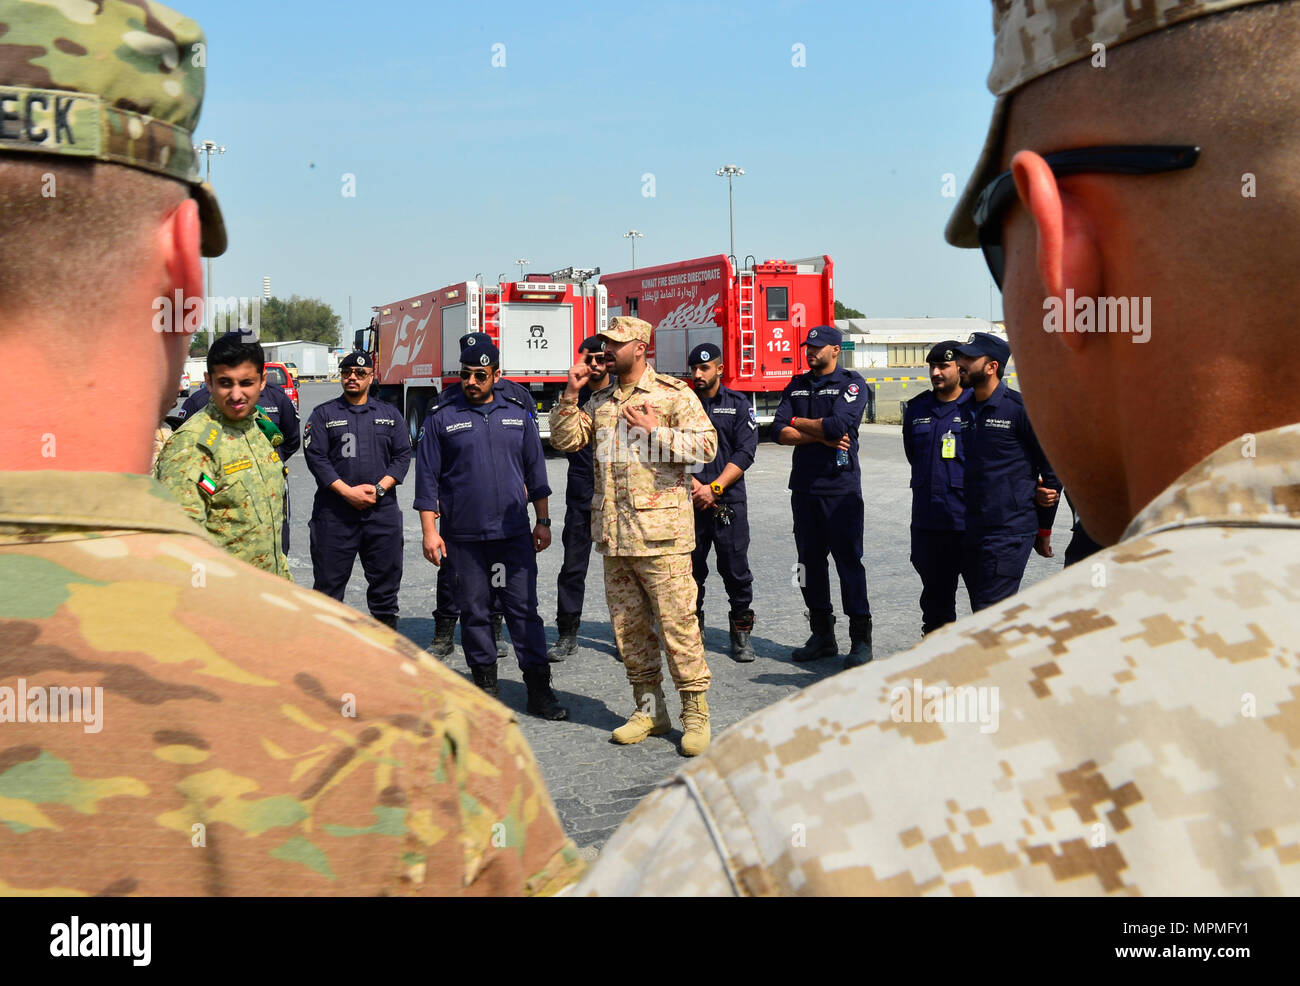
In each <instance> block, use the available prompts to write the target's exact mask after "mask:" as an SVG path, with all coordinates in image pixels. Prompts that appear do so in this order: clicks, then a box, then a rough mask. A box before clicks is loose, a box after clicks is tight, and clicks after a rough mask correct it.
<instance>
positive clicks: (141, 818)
mask: <svg viewBox="0 0 1300 986" xmlns="http://www.w3.org/2000/svg"><path fill="white" fill-rule="evenodd" d="M74 8H75V9H74ZM82 8H84V10H82ZM78 11H79V13H78ZM202 43H203V36H202V34H201V32H200V31H199V28H198V25H197V24H195V23H194V22H193V21H191V20H188V19H186V18H184V17H181V16H180V15H178V14H177V13H175V12H174V11H171V10H169V9H167V8H166V7H162V6H160V5H158V4H154V3H144V2H139V0H137V2H124V0H101V2H99V3H97V4H71V3H60V4H49V3H25V2H14V0H0V107H3V112H4V113H5V114H6V116H5V117H4V119H3V121H0V122H3V127H2V128H0V214H3V215H4V217H5V222H4V223H3V224H0V336H2V337H3V339H4V343H5V346H6V353H7V354H8V355H9V356H11V357H12V358H14V359H16V360H18V361H19V363H20V364H21V365H23V366H26V367H28V368H29V372H28V373H26V374H24V375H22V378H21V379H19V380H16V381H14V382H13V383H12V384H11V385H8V386H6V387H5V388H3V389H2V390H0V415H2V416H3V419H4V420H5V430H4V436H3V445H0V469H3V470H4V472H3V473H0V894H52V895H80V894H96V895H121V894H138V895H141V896H155V895H161V894H176V895H181V894H183V895H192V894H235V895H250V894H295V895H297V894H301V895H325V894H337V895H362V894H434V895H447V894H479V895H482V894H545V893H553V892H556V891H558V890H560V889H562V888H563V887H564V886H566V885H567V884H569V883H571V882H572V881H573V880H574V879H575V878H576V877H577V876H578V875H579V874H580V873H581V870H582V864H581V861H580V859H579V858H578V857H577V854H576V850H575V849H574V847H573V845H572V843H571V842H570V841H569V840H568V839H567V838H566V837H565V834H564V832H563V829H562V828H561V826H560V822H559V819H558V818H557V817H556V813H555V809H554V806H553V805H552V803H551V799H550V796H549V795H548V793H547V791H546V786H545V784H544V783H543V782H542V779H541V776H540V774H539V772H538V770H537V765H536V763H535V762H534V760H533V756H532V753H531V751H530V750H529V748H528V744H527V743H526V742H525V741H524V738H523V736H522V734H521V733H520V731H519V727H518V725H517V724H516V722H515V720H514V717H513V716H512V715H511V713H510V712H509V710H507V709H506V708H505V707H504V706H502V705H500V704H499V703H497V702H496V701H494V700H492V699H490V698H488V697H487V696H485V695H483V694H482V693H481V692H479V691H478V689H476V688H474V687H473V686H472V685H470V684H469V683H468V682H466V681H464V680H463V679H462V678H461V677H460V676H459V675H457V674H455V673H453V672H450V671H448V670H446V669H445V668H443V667H441V666H440V665H439V664H438V662H436V661H434V660H432V659H430V658H428V657H427V656H425V655H424V654H422V653H421V652H420V651H419V650H418V649H416V648H415V647H414V646H412V645H411V644H409V643H408V642H407V641H406V640H405V639H404V638H402V637H400V636H398V635H397V634H396V633H394V632H393V631H392V630H390V629H389V628H387V627H385V626H383V625H381V624H379V623H376V622H375V621H373V620H371V619H369V618H366V617H362V616H360V615H359V614H358V613H357V612H356V611H355V610H351V609H348V608H347V607H345V606H342V605H340V604H338V603H336V602H334V601H333V600H331V599H327V598H325V597H323V596H321V595H319V594H318V593H315V592H309V591H307V590H304V589H299V588H296V587H295V586H293V585H291V584H290V583H288V582H286V581H285V580H284V579H280V578H276V577H275V576H273V575H271V574H269V573H267V572H263V571H259V570H258V569H255V568H253V567H251V566H249V565H247V564H245V563H244V562H242V561H239V560H238V559H236V558H233V557H231V555H229V554H228V553H227V552H225V551H223V550H222V549H221V548H220V547H218V546H217V545H216V544H215V543H213V542H212V541H211V539H210V538H209V536H208V535H207V534H206V533H205V532H204V531H203V530H201V529H200V528H199V527H198V526H197V525H196V524H195V523H194V522H193V521H192V520H191V519H190V518H189V517H188V516H187V515H186V514H185V512H184V511H182V510H181V508H180V507H179V506H177V504H176V502H175V501H174V500H172V499H171V497H170V496H168V494H167V492H166V490H165V489H164V488H163V487H162V486H161V485H159V484H158V483H156V482H155V481H153V480H152V479H151V478H148V477H146V476H144V475H141V474H143V473H144V472H145V471H146V470H147V468H148V465H149V458H150V450H151V444H152V438H153V434H154V429H155V427H156V425H157V423H158V422H159V421H160V420H161V419H162V416H163V414H164V413H165V411H166V410H167V408H169V407H170V406H171V403H172V401H173V400H174V398H175V392H176V380H177V379H178V377H179V375H180V369H181V366H182V363H183V361H184V358H185V354H186V351H187V349H188V347H189V343H190V335H189V334H187V332H171V331H161V330H160V331H154V330H153V329H151V325H150V323H151V320H152V319H154V318H155V316H156V315H157V314H158V313H159V312H160V311H161V310H162V309H161V308H160V307H159V302H160V301H162V302H165V301H168V300H171V299H173V298H175V299H177V308H178V310H179V309H181V308H182V304H181V302H182V300H183V299H184V298H188V299H190V301H192V302H198V300H199V299H200V298H201V296H202V291H203V283H202V267H201V259H200V256H201V254H206V255H210V256H211V255H217V254H220V253H221V252H222V250H224V248H225V239H226V237H225V231H224V228H223V225H222V222H221V216H220V212H219V211H218V209H217V205H216V199H215V197H214V196H213V195H212V193H211V191H210V190H209V189H207V188H204V187H202V186H200V185H199V184H198V177H197V173H196V170H195V168H194V156H193V151H192V150H191V143H192V140H193V136H192V133H193V128H194V123H195V120H196V119H197V116H198V110H199V103H200V101H201V97H202V92H203V73H202V71H201V70H200V67H199V64H200V63H201V59H198V58H197V57H196V56H197V55H198V53H199V52H200V51H202ZM15 112H16V113H17V114H18V117H17V119H18V120H19V121H20V122H19V123H18V124H17V125H14V126H11V124H13V121H14V119H15V118H14V117H13V116H12V115H11V114H12V113H15ZM76 157H79V158H80V159H75V158H76ZM51 182H57V195H52V196H49V197H46V196H42V195H41V194H40V193H41V187H42V184H43V183H44V184H46V185H47V186H49V185H50V183H51ZM196 200H197V201H196ZM15 271H17V272H18V274H15V273H14V272H15ZM86 284H94V285H95V287H96V291H97V292H99V295H98V301H99V304H98V305H97V310H96V317H95V318H93V319H89V320H88V319H86V318H85V306H84V301H83V300H82V298H81V292H84V290H85V286H86ZM160 293H161V294H163V297H162V298H161V299H160V298H158V297H157V296H158V295H159V294H160ZM184 307H185V308H190V306H188V305H185V306H184ZM193 307H194V308H198V307H199V306H197V305H195V306H193ZM187 314H188V313H187ZM197 322H198V317H197V316H196V318H195V320H194V324H193V325H192V326H191V325H188V324H187V325H186V329H187V330H188V332H192V331H193V329H194V328H196V327H197ZM155 324H156V323H155ZM69 339H73V340H75V342H76V345H72V344H69V343H68V340H69ZM54 340H59V342H58V349H59V352H60V357H59V360H58V362H57V363H52V362H51V361H49V359H48V353H47V350H48V349H49V347H51V346H53V345H55V342H54ZM123 381H126V382H128V383H129V387H128V386H122V383H123ZM92 405H94V406H96V407H99V408H100V409H101V410H104V411H105V412H110V411H111V421H108V420H105V419H106V418H107V416H108V415H107V413H105V414H101V415H99V416H98V419H96V418H95V416H91V415H85V414H81V413H75V411H76V410H77V409H80V408H84V407H87V406H92ZM19 408H21V409H22V413H21V414H19V413H18V409H19ZM133 473H134V474H135V475H131V474H133ZM97 694H98V695H101V696H102V700H100V699H97V698H96V695H97ZM92 710H93V714H92Z"/></svg>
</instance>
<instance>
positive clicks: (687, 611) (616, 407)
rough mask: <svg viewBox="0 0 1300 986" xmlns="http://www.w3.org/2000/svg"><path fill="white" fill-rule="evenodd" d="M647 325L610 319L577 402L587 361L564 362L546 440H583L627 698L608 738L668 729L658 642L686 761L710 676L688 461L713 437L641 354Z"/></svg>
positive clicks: (572, 447) (578, 443) (678, 385)
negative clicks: (593, 383) (591, 467)
mask: <svg viewBox="0 0 1300 986" xmlns="http://www.w3.org/2000/svg"><path fill="white" fill-rule="evenodd" d="M650 332H651V328H650V323H649V322H646V321H644V320H643V319H639V318H629V317H627V316H617V317H615V318H612V319H610V323H609V328H608V329H607V330H606V331H605V332H603V333H602V336H603V338H604V340H605V352H606V353H607V354H609V356H610V357H611V359H612V362H610V363H609V364H607V365H608V366H609V374H610V378H611V383H610V384H609V385H608V386H606V387H604V388H602V389H601V390H598V391H596V392H595V393H594V394H592V395H591V399H590V400H589V401H587V404H586V406H585V407H582V408H579V407H578V392H579V391H580V390H581V389H582V387H583V385H584V384H585V383H586V382H587V378H588V377H589V376H590V375H591V367H589V366H588V365H587V364H586V363H585V362H580V363H576V364H574V366H573V367H572V368H571V369H570V370H569V383H568V386H567V388H566V389H565V391H564V394H563V395H562V396H561V397H560V400H559V402H558V403H557V404H556V405H555V407H554V408H552V409H551V444H552V445H553V446H555V448H557V449H559V450H560V451H561V452H576V451H577V450H578V449H580V448H582V447H583V446H584V445H586V444H588V443H589V442H590V443H592V447H593V458H594V460H595V470H596V475H595V494H594V496H593V498H592V501H591V539H592V541H593V542H594V543H595V545H596V550H597V551H599V552H600V553H601V554H602V555H604V556H605V598H606V601H607V602H608V603H609V618H610V622H611V623H612V624H613V626H614V639H615V640H616V641H617V642H618V652H619V654H620V655H621V656H622V658H623V666H624V668H625V669H626V670H627V679H628V681H630V682H631V683H632V694H633V697H634V699H635V702H636V711H634V712H633V713H632V715H631V717H630V718H629V719H628V721H627V722H626V723H625V724H624V725H622V726H620V727H619V728H618V729H616V730H614V733H613V739H614V741H615V742H617V743H640V742H641V741H642V740H644V739H645V738H646V737H647V736H662V735H664V734H665V733H667V732H668V731H669V730H671V729H672V720H671V719H670V718H669V717H668V709H667V706H666V704H665V701H664V693H663V687H662V684H661V682H662V681H663V665H662V662H661V660H660V657H659V643H660V640H661V639H662V641H663V648H664V652H665V653H666V654H667V656H668V671H669V673H670V674H671V675H672V678H673V684H674V685H675V686H676V687H677V691H678V694H679V695H680V696H681V700H682V747H681V749H682V753H683V754H684V755H686V756H688V757H693V756H697V755H698V754H700V753H703V752H704V750H705V749H707V747H708V745H709V738H710V730H709V704H708V700H707V699H706V698H705V692H707V691H708V688H709V682H710V680H711V678H712V676H711V675H710V673H709V666H708V664H707V663H705V660H704V641H703V639H702V638H701V636H700V626H699V622H698V621H697V620H696V619H695V595H696V591H697V589H696V584H695V577H694V575H692V572H691V552H692V551H693V550H694V549H695V518H694V514H693V508H692V506H691V492H690V490H691V487H690V473H691V472H692V470H691V469H690V468H689V467H690V466H691V465H693V464H704V463H708V462H712V461H713V457H714V456H715V455H716V454H717V451H718V434H717V432H716V431H715V430H714V427H713V423H712V422H711V421H710V420H709V417H708V415H707V414H705V413H704V408H703V407H702V406H701V405H700V402H699V401H698V400H697V399H696V397H695V395H694V394H693V393H692V392H691V388H690V386H689V385H688V384H686V383H685V382H684V381H682V380H677V379H675V378H673V377H667V376H662V375H660V374H658V373H655V371H654V367H652V366H651V365H650V364H648V363H647V362H646V361H645V351H646V347H647V346H648V345H649V343H650ZM656 623H657V624H658V626H659V635H658V637H656V635H655V624H656Z"/></svg>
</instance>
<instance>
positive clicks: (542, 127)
mask: <svg viewBox="0 0 1300 986" xmlns="http://www.w3.org/2000/svg"><path fill="white" fill-rule="evenodd" d="M173 2H174V4H175V5H176V6H177V7H178V8H179V9H181V10H182V11H183V12H184V13H186V14H188V15H190V16H192V17H194V18H195V19H196V20H198V21H199V23H200V24H202V25H203V27H204V29H205V31H206V33H207V35H208V42H209V50H208V83H207V85H208V89H207V97H206V100H205V105H204V110H203V116H202V119H201V121H200V124H199V129H198V133H197V135H196V136H197V137H198V138H199V139H205V138H206V139H213V140H216V141H218V142H219V143H222V144H224V145H226V147H227V148H228V150H227V153H226V154H225V155H224V156H221V157H218V158H215V159H214V161H213V164H212V169H213V170H212V177H213V184H214V186H215V187H216V189H217V193H218V196H219V197H220V200H221V204H222V209H223V211H224V213H225V217H226V223H227V226H228V228H229V230H230V242H231V246H230V250H229V251H228V253H227V254H226V255H225V256H224V257H221V258H218V259H217V260H216V261H214V263H213V282H214V287H215V293H216V294H218V295H222V296H229V295H234V294H238V295H257V294H260V292H261V284H262V277H263V275H270V277H271V286H272V290H273V292H274V293H275V294H277V295H280V296H288V295H290V294H295V293H296V294H300V295H304V296H311V297H319V298H323V299H324V300H325V301H327V302H328V303H329V304H331V305H333V306H334V308H335V310H336V311H338V312H339V314H340V315H342V316H343V318H344V319H345V320H346V319H347V317H348V298H349V296H351V298H352V313H353V315H352V325H353V327H354V328H355V327H358V326H360V325H363V324H364V323H365V322H366V321H367V320H368V317H369V310H370V307H371V306H372V305H379V304H384V303H387V302H391V301H395V300H398V299H400V298H404V297H408V296H410V295H413V294H416V293H418V292H421V291H425V290H431V289H433V288H437V287H441V286H443V285H446V284H451V283H454V282H456V281H461V280H468V279H471V278H473V277H474V276H475V275H476V274H479V273H482V274H483V275H484V276H485V278H486V279H487V280H489V281H491V280H494V279H495V278H496V276H497V275H498V274H500V273H503V272H511V275H512V276H514V275H517V273H518V270H519V268H518V267H517V266H516V265H515V264H514V263H513V261H514V260H515V258H518V257H526V258H528V259H529V260H531V261H532V262H533V263H532V266H531V269H532V270H534V271H549V270H553V269H555V268H559V267H565V266H568V265H570V264H572V265H575V266H583V267H601V268H602V269H604V270H606V271H611V272H612V271H616V270H624V269H626V268H627V267H629V266H631V248H630V246H629V241H628V240H627V239H624V238H623V235H622V234H623V233H625V232H626V231H627V230H629V229H633V228H635V229H638V230H640V231H642V232H643V233H644V234H645V236H644V238H643V239H640V240H638V241H637V252H636V259H637V265H638V266H649V265H652V264H659V263H666V262H669V261H672V260H684V259H688V258H691V257H698V256H704V255H708V254H714V253H726V252H727V251H728V218H727V183H726V181H725V179H722V178H719V177H717V176H716V175H715V174H714V172H715V171H716V170H717V169H718V168H719V167H720V166H721V165H723V164H727V163H735V164H738V165H740V166H741V167H743V168H744V169H745V171H746V174H745V176H744V177H742V178H738V179H736V182H735V196H736V253H737V254H738V255H739V256H740V257H741V258H743V257H744V256H745V255H746V254H754V255H755V256H757V257H758V259H760V260H762V259H766V258H768V257H783V258H794V257H803V256H810V255H814V254H822V253H828V254H830V255H831V257H832V258H833V259H834V260H835V264H836V283H835V293H836V297H837V298H838V299H839V300H841V301H843V302H845V303H846V304H848V305H851V306H853V307H855V308H858V309H860V310H862V311H864V312H865V313H867V314H868V315H870V316H881V317H884V316H918V315H936V316H962V315H977V316H981V317H988V316H989V315H990V291H989V286H990V281H989V277H988V274H987V272H986V270H985V267H984V263H983V261H982V259H981V258H980V256H979V253H978V251H970V250H956V249H953V248H952V247H949V246H947V245H946V244H945V243H944V241H943V236H942V229H943V225H944V222H945V221H946V219H947V216H948V213H949V211H950V210H951V207H952V205H953V200H952V199H951V198H945V197H943V194H942V182H943V175H944V174H946V173H951V174H953V175H955V176H956V180H957V185H958V188H959V189H960V187H961V186H962V185H964V183H965V181H966V178H967V176H968V175H969V173H970V170H971V168H972V167H973V166H974V163H975V158H976V156H977V154H978V152H979V148H980V146H981V144H982V142H983V137H984V132H985V128H986V126H987V124H988V119H989V115H990V112H991V109H992V105H993V98H992V96H991V95H990V94H989V93H988V90H987V89H986V88H985V86H984V79H985V76H986V75H987V73H988V68H989V61H990V58H991V54H992V30H991V26H990V24H991V14H990V8H989V5H988V4H987V3H986V2H983V0H913V2H910V3H897V2H883V0H861V2H859V3H796V2H785V3H780V2H772V3H753V4H738V3H729V4H715V3H662V4H653V5H639V4H629V5H614V4H609V5H600V4H584V3H565V4H539V3H536V2H533V3H480V4H463V5H460V4H458V5H445V4H440V3H415V2H405V0H373V2H371V3H368V4H357V3H355V2H350V3H341V2H332V0H317V2H312V3H307V2H304V0H285V2H280V3H275V4H266V3H253V2H245V0H220V2H217V0H190V2H186V0H173ZM496 45H502V46H504V48H495V49H494V46H496ZM796 45H802V46H803V48H802V51H803V58H804V60H805V63H806V64H805V65H803V66H802V67H796V66H795V65H794V64H793V62H794V61H795V60H796V49H795V47H794V46H796ZM494 53H495V57H496V60H497V61H498V62H500V61H501V60H502V56H504V63H505V64H504V65H496V66H494V65H493V59H494ZM647 174H648V175H653V176H654V177H653V192H654V194H653V196H648V195H646V194H644V193H645V192H646V191H647V190H649V183H648V182H646V181H643V176H644V175H647ZM344 175H353V176H355V192H356V194H355V197H345V196H344V195H343V189H344ZM992 306H993V307H992V314H993V316H994V317H1000V314H1001V307H1000V300H999V298H998V297H997V295H996V293H994V294H993V295H992Z"/></svg>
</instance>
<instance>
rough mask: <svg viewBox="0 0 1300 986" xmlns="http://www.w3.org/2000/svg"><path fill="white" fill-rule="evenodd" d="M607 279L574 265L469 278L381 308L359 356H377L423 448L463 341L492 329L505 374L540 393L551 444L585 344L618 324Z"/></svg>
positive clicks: (384, 393)
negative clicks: (552, 419) (555, 418)
mask: <svg viewBox="0 0 1300 986" xmlns="http://www.w3.org/2000/svg"><path fill="white" fill-rule="evenodd" d="M598 273H600V271H599V269H598V268H597V269H589V268H574V267H568V268H565V269H564V270H561V271H556V272H554V273H553V274H549V275H545V274H544V275H529V276H528V278H527V279H525V280H523V281H518V282H507V281H502V282H501V283H499V284H495V285H487V286H484V285H482V284H480V283H479V282H478V281H461V282H460V283H458V284H452V285H449V286H448V287H445V288H442V289H440V290H438V291H430V292H428V293H426V294H418V295H415V296H414V297H412V298H406V299H403V300H402V301H394V302H392V303H391V304H388V305H381V306H379V307H378V308H376V309H375V316H374V318H372V319H371V322H370V327H369V328H366V329H361V330H360V331H358V332H357V334H356V337H355V339H354V342H353V349H356V350H360V351H364V352H368V353H370V354H371V357H372V358H373V360H374V363H375V368H376V378H377V382H378V384H379V389H378V394H379V396H380V397H381V398H383V399H384V400H386V401H388V402H390V403H392V404H394V405H396V406H397V407H399V408H401V409H402V413H403V414H404V415H405V416H406V421H407V426H408V427H409V428H410V430H411V440H412V441H414V440H415V438H416V436H417V435H418V433H419V430H420V425H421V424H422V423H423V421H424V416H425V414H427V413H428V410H429V408H430V407H431V406H432V404H433V402H434V400H435V399H436V397H437V395H438V393H439V392H440V391H441V390H442V389H443V388H444V387H446V386H447V385H449V384H452V383H456V382H459V379H460V378H459V375H458V374H459V373H460V346H459V344H458V340H459V339H460V337H461V336H462V335H464V334H465V333H467V332H486V333H487V334H488V335H489V336H491V337H492V341H493V342H494V343H496V345H497V348H498V349H500V351H501V370H502V373H503V375H505V376H507V377H509V378H510V379H511V380H514V381H516V382H517V383H521V384H523V385H524V386H526V387H527V388H528V389H529V390H530V391H531V392H532V394H533V397H534V399H535V400H536V402H537V411H538V421H539V423H540V425H541V428H542V435H543V437H546V436H548V435H549V434H550V425H549V422H548V413H549V411H550V409H551V407H552V405H553V404H554V403H555V401H556V399H557V398H558V397H559V395H560V394H561V393H562V392H563V390H564V385H565V381H566V380H567V379H568V374H569V367H570V366H572V365H573V363H574V362H575V361H576V360H577V352H578V345H579V344H580V343H581V342H582V340H583V339H585V338H587V337H588V336H592V335H596V334H598V333H600V332H602V331H604V329H605V328H606V327H607V325H608V315H607V311H606V308H607V305H606V300H605V299H606V295H605V288H604V287H603V286H601V285H599V284H591V283H589V282H590V280H591V278H592V277H593V276H594V275H596V274H598Z"/></svg>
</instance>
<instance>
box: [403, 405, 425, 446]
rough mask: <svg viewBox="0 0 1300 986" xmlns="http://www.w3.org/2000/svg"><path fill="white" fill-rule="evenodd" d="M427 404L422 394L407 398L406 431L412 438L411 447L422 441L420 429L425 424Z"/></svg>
mask: <svg viewBox="0 0 1300 986" xmlns="http://www.w3.org/2000/svg"><path fill="white" fill-rule="evenodd" d="M425 408H426V402H425V399H424V397H423V396H421V395H420V394H411V395H410V396H409V397H407V398H406V430H407V432H409V433H410V436H411V445H412V446H414V445H416V444H417V443H418V442H419V440H420V427H421V426H422V425H423V424H424V414H425Z"/></svg>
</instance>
